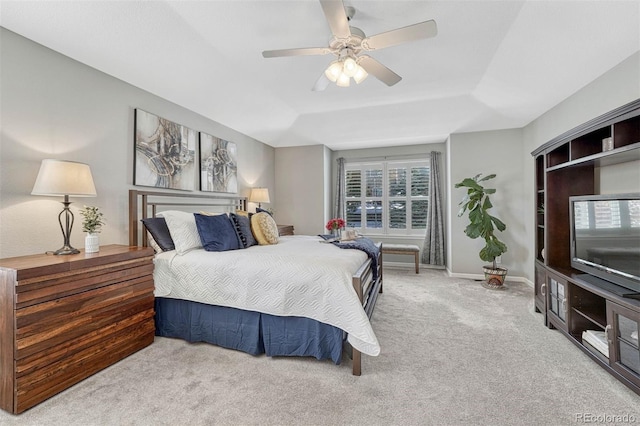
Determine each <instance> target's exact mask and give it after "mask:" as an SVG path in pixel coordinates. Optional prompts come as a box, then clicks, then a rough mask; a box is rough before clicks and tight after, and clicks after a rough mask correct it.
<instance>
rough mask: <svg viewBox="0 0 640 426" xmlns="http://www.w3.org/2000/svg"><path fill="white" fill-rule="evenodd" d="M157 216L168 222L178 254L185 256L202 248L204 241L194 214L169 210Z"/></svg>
mask: <svg viewBox="0 0 640 426" xmlns="http://www.w3.org/2000/svg"><path fill="white" fill-rule="evenodd" d="M157 216H162V217H164V220H165V221H166V222H167V227H168V228H169V233H170V234H171V239H172V240H173V244H175V246H176V252H177V253H178V254H185V253H186V252H188V251H189V250H193V249H198V248H202V241H201V240H200V234H199V233H198V227H197V226H196V218H195V216H194V215H193V213H187V212H181V211H177V210H167V211H164V212H161V213H158V214H157Z"/></svg>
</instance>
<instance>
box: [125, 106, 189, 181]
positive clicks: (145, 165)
mask: <svg viewBox="0 0 640 426" xmlns="http://www.w3.org/2000/svg"><path fill="white" fill-rule="evenodd" d="M134 127H135V137H134V138H135V154H134V162H135V166H134V172H133V184H134V185H142V186H152V187H155V188H168V189H180V190H184V191H193V190H194V189H195V188H194V186H195V168H196V165H195V153H196V136H197V134H196V131H195V130H192V129H190V128H188V127H185V126H183V125H181V124H177V123H174V122H173V121H169V120H167V119H165V118H162V117H158V116H157V115H154V114H151V113H148V112H146V111H143V110H141V109H136V110H135V124H134Z"/></svg>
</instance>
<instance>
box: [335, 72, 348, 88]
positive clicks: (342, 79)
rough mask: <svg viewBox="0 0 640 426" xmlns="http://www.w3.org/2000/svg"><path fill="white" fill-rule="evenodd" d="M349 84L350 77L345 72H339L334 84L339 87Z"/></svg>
mask: <svg viewBox="0 0 640 426" xmlns="http://www.w3.org/2000/svg"><path fill="white" fill-rule="evenodd" d="M350 84H351V77H349V76H348V75H346V74H345V73H341V74H340V76H339V77H338V80H337V81H336V85H337V86H339V87H349V85H350Z"/></svg>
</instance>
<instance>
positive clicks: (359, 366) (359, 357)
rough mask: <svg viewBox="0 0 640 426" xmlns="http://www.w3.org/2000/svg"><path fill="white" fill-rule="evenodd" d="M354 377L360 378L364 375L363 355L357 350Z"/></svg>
mask: <svg viewBox="0 0 640 426" xmlns="http://www.w3.org/2000/svg"><path fill="white" fill-rule="evenodd" d="M352 359H353V375H354V376H360V375H362V354H361V353H360V351H359V350H357V349H356V348H353V354H352Z"/></svg>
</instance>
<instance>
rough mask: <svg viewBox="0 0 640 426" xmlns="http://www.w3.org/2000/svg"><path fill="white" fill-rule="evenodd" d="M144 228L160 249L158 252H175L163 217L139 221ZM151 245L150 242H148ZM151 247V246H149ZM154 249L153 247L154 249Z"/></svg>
mask: <svg viewBox="0 0 640 426" xmlns="http://www.w3.org/2000/svg"><path fill="white" fill-rule="evenodd" d="M141 222H142V224H143V225H144V227H145V228H146V229H147V231H149V234H151V237H152V238H153V240H154V242H155V243H156V244H157V245H158V247H160V251H169V250H175V248H176V247H175V245H174V243H173V239H172V238H171V233H169V228H168V227H167V222H166V220H165V219H164V218H163V217H150V218H147V219H142V220H141ZM149 243H150V244H151V241H149ZM151 247H153V244H151ZM154 249H155V247H154Z"/></svg>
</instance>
